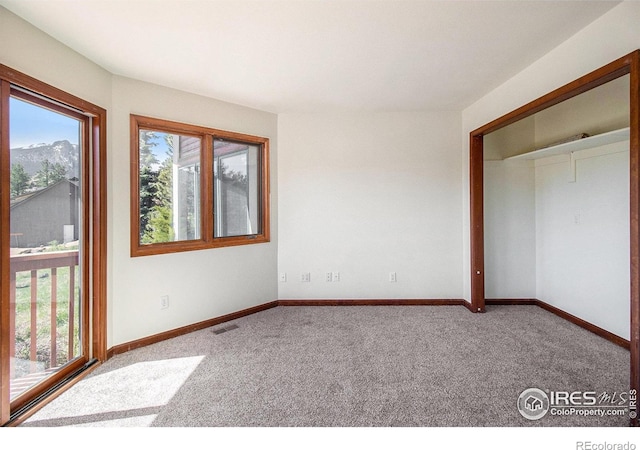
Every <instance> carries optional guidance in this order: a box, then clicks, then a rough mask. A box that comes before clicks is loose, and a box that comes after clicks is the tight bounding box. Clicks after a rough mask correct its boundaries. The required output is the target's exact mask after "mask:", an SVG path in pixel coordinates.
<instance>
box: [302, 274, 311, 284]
mask: <svg viewBox="0 0 640 450" xmlns="http://www.w3.org/2000/svg"><path fill="white" fill-rule="evenodd" d="M300 281H302V282H303V283H309V282H310V281H311V273H310V272H302V274H301V275H300Z"/></svg>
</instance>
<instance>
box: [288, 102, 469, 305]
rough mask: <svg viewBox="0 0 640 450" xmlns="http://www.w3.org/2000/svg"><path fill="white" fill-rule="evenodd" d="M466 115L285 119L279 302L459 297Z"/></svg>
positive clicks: (294, 116)
mask: <svg viewBox="0 0 640 450" xmlns="http://www.w3.org/2000/svg"><path fill="white" fill-rule="evenodd" d="M459 118H460V115H459V113H453V112H451V113H448V112H442V113H369V114H367V113H354V114H299V115H298V114H284V115H281V116H280V117H279V123H278V136H279V157H278V177H279V202H278V203H279V207H280V209H279V215H278V220H279V226H280V239H279V247H278V270H279V272H285V273H286V274H287V282H286V283H283V282H280V283H279V298H281V299H312V298H319V299H348V298H370V299H371V298H373V299H385V298H460V296H461V293H462V292H461V287H462V286H461V280H462V274H461V272H460V269H461V267H462V261H461V247H460V244H461V242H460V235H461V233H462V231H461V215H462V212H461V210H460V206H461V204H462V199H461V198H460V195H461V192H460V181H459V180H460V176H461V174H460V169H461V161H460V152H459V151H458V146H459V141H458V138H457V136H458V133H459V130H460V119H459ZM327 271H339V272H340V277H341V278H340V281H339V282H326V281H325V279H324V274H325V273H326V272H327ZM302 272H311V282H309V283H302V282H301V281H300V274H301V273H302ZM389 272H396V273H397V280H398V281H397V282H396V283H391V282H389Z"/></svg>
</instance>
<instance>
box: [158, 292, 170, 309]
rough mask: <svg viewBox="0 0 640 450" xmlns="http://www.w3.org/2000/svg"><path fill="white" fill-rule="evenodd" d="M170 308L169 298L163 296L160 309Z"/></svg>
mask: <svg viewBox="0 0 640 450" xmlns="http://www.w3.org/2000/svg"><path fill="white" fill-rule="evenodd" d="M168 307H169V296H168V295H163V296H162V297H160V309H167V308H168Z"/></svg>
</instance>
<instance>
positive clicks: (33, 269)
mask: <svg viewBox="0 0 640 450" xmlns="http://www.w3.org/2000/svg"><path fill="white" fill-rule="evenodd" d="M77 265H78V251H77V250H73V251H61V252H48V253H32V254H25V255H15V256H11V264H10V308H11V309H10V314H9V320H10V325H9V327H10V328H9V331H10V336H11V338H10V356H11V357H12V358H15V354H16V340H15V337H16V289H17V286H16V274H17V273H20V272H30V274H31V277H30V279H31V282H30V295H31V297H30V298H31V300H30V346H29V353H30V355H29V356H30V360H31V364H30V369H31V372H37V371H41V370H42V369H41V368H40V369H38V368H37V364H36V361H37V336H38V333H37V328H38V323H37V313H38V271H48V275H49V276H50V279H51V283H50V291H51V292H50V293H49V298H50V302H51V332H50V333H49V334H50V340H51V342H50V345H51V351H50V361H49V364H50V368H55V367H57V366H58V358H57V355H58V348H57V340H56V338H57V329H58V314H57V310H58V269H59V268H61V267H68V268H69V298H68V299H65V300H68V301H64V302H65V303H68V308H69V311H68V312H69V316H68V317H69V319H68V320H69V323H68V327H69V343H68V346H69V348H68V356H69V359H71V358H72V357H73V354H74V351H73V349H74V342H75V340H74V334H75V329H74V327H75V325H74V324H75V314H76V311H75V303H76V302H75V292H76V271H75V268H76V266H77ZM13 371H14V370H13V364H12V373H11V378H14V373H13Z"/></svg>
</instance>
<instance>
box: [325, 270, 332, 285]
mask: <svg viewBox="0 0 640 450" xmlns="http://www.w3.org/2000/svg"><path fill="white" fill-rule="evenodd" d="M324 281H328V282H329V283H331V282H332V281H333V275H332V273H331V272H327V273H326V274H325V275H324Z"/></svg>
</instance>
